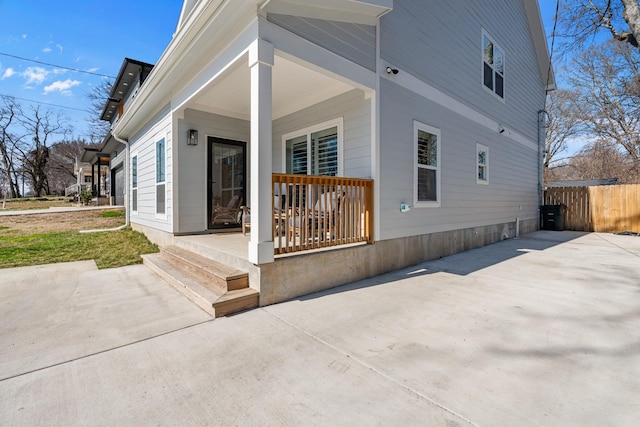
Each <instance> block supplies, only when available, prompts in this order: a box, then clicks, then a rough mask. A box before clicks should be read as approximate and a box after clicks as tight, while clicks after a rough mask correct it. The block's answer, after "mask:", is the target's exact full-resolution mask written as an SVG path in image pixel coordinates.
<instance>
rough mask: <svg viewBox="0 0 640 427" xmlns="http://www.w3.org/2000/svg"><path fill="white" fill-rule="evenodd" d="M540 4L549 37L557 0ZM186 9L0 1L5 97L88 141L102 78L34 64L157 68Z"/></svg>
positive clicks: (158, 4)
mask: <svg viewBox="0 0 640 427" xmlns="http://www.w3.org/2000/svg"><path fill="white" fill-rule="evenodd" d="M505 1H509V0H505ZM539 2H540V8H541V12H542V18H543V21H544V23H545V27H546V29H547V33H548V34H550V33H551V29H552V28H553V15H554V12H555V3H556V2H555V0H539ZM181 7H182V0H133V1H132V0H111V1H108V2H107V1H104V0H0V18H1V19H0V21H1V22H2V25H1V27H0V94H1V95H9V96H14V97H16V98H19V99H18V101H19V102H20V103H21V104H23V106H25V107H26V106H30V105H36V104H35V103H32V102H30V101H34V102H40V103H47V104H54V105H42V107H45V108H50V109H51V110H53V111H60V112H62V113H63V114H64V115H65V116H67V117H69V119H70V121H71V124H72V126H73V128H74V133H73V135H74V136H83V135H84V134H85V131H86V119H87V116H88V115H87V113H86V112H84V111H80V110H85V109H86V108H88V104H89V101H88V99H87V93H88V92H90V91H91V88H92V87H93V86H96V85H99V84H100V82H101V79H104V78H105V77H102V76H98V75H93V74H87V73H83V72H78V71H71V70H65V69H62V68H58V67H55V66H51V65H45V64H41V63H36V62H32V61H39V62H44V63H48V64H54V65H58V66H63V67H67V68H72V69H78V70H82V71H86V72H91V73H97V74H104V75H107V76H113V77H115V76H116V75H117V74H118V71H119V70H120V66H121V65H122V61H123V59H124V58H125V57H129V58H132V59H136V60H140V61H144V62H149V63H152V64H154V63H156V61H157V60H158V59H159V58H160V55H161V54H162V52H163V51H164V49H165V48H166V47H167V45H168V44H169V42H170V41H171V37H172V35H173V32H174V31H175V28H176V24H177V22H178V17H179V15H180V10H181ZM8 55H12V56H19V57H22V58H27V59H29V60H32V61H25V60H21V59H17V58H14V57H12V56H8ZM61 107H67V108H61Z"/></svg>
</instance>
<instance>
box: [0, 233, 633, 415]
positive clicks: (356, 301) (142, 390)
mask: <svg viewBox="0 0 640 427" xmlns="http://www.w3.org/2000/svg"><path fill="white" fill-rule="evenodd" d="M331 268H341V267H340V266H325V267H324V271H325V272H327V271H330V269H331ZM638 420H640V237H633V236H617V235H610V234H595V233H594V234H582V233H573V232H544V231H542V232H537V233H533V234H531V235H527V236H523V237H521V238H519V239H512V240H507V241H504V242H501V243H498V244H495V245H491V246H487V247H485V248H481V249H477V250H473V251H469V252H466V253H463V254H459V255H455V256H452V257H448V258H443V259H440V260H436V261H432V262H427V263H424V264H421V265H418V266H415V267H413V268H409V269H404V270H400V271H396V272H393V273H390V274H387V275H384V276H379V277H375V278H372V279H370V280H365V281H361V282H357V283H353V284H350V285H347V286H343V287H340V288H336V289H334V290H331V291H327V292H323V293H319V294H314V295H310V296H308V297H305V298H301V299H297V300H293V301H289V302H286V303H282V304H278V305H274V306H269V307H265V308H261V309H256V310H253V311H249V312H245V313H241V314H238V315H235V316H232V317H228V318H221V319H216V320H215V321H213V320H211V319H210V318H209V317H208V316H207V315H206V314H205V313H203V312H201V311H200V310H199V309H198V308H196V307H195V306H193V305H191V303H190V302H189V301H187V300H186V299H184V298H183V297H181V296H180V295H179V294H178V293H177V292H175V291H174V290H173V289H172V288H171V287H169V286H168V285H167V284H165V283H163V282H162V281H161V280H160V279H157V278H156V277H155V276H153V275H151V273H149V272H148V271H147V270H146V269H145V267H143V266H133V267H125V268H121V269H114V270H102V271H97V270H95V267H94V266H93V265H92V264H91V263H72V264H67V265H55V266H43V267H35V268H26V269H9V270H0V425H10V426H21V425H25V426H26V425H29V426H32V425H44V424H46V425H136V426H139V425H224V426H227V425H252V426H253V425H291V426H293V425H295V426H297V425H350V426H351V425H420V426H440V425H443V426H464V425H484V426H497V425H505V426H506V425H508V426H519V425H523V426H529V425H543V426H551V425H553V426H559V425H562V426H590V425H592V426H603V425H606V426H626V425H628V426H635V425H638Z"/></svg>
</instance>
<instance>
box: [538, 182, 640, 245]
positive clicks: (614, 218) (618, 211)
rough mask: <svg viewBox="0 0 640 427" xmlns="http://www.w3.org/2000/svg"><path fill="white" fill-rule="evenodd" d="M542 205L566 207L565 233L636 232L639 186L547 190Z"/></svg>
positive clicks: (639, 224)
mask: <svg viewBox="0 0 640 427" xmlns="http://www.w3.org/2000/svg"><path fill="white" fill-rule="evenodd" d="M544 204H545V205H559V204H563V205H565V206H566V207H567V210H566V215H565V221H564V228H565V230H576V231H597V232H605V233H618V232H622V231H633V232H636V233H640V184H628V185H602V186H594V187H555V188H548V189H547V190H545V192H544Z"/></svg>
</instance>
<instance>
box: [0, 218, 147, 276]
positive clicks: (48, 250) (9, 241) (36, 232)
mask: <svg viewBox="0 0 640 427" xmlns="http://www.w3.org/2000/svg"><path fill="white" fill-rule="evenodd" d="M122 224H124V211H123V210H122V209H107V210H86V211H80V212H60V213H46V214H36V215H15V216H0V268H9V267H24V266H31V265H40V264H51V263H57V262H70V261H81V260H90V259H93V260H95V262H96V264H97V266H98V268H111V267H121V266H125V265H130V264H138V263H140V262H142V258H141V257H140V255H141V254H145V253H153V252H157V251H158V247H157V246H156V245H154V244H152V243H151V242H149V240H148V239H147V238H146V237H145V236H144V234H141V233H138V232H136V231H133V230H131V229H130V228H126V229H124V230H119V231H109V232H99V233H80V232H79V231H80V230H86V229H102V228H113V227H117V226H119V225H122Z"/></svg>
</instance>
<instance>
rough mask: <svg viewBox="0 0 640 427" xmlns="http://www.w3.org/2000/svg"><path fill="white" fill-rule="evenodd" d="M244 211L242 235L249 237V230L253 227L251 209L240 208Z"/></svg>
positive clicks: (247, 207) (246, 207)
mask: <svg viewBox="0 0 640 427" xmlns="http://www.w3.org/2000/svg"><path fill="white" fill-rule="evenodd" d="M240 210H241V211H242V235H243V236H246V235H247V228H249V227H251V208H250V207H249V206H240Z"/></svg>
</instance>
